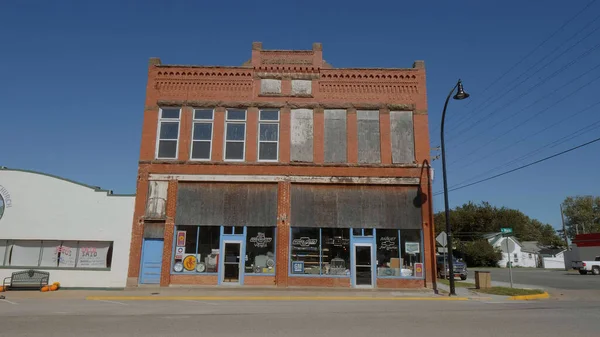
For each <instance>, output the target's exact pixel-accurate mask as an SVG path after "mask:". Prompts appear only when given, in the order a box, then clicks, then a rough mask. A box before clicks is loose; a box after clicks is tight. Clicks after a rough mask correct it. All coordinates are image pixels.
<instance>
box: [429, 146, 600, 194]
mask: <svg viewBox="0 0 600 337" xmlns="http://www.w3.org/2000/svg"><path fill="white" fill-rule="evenodd" d="M598 141H600V138H596V139H593V140H591V141H589V142H587V143H583V144H580V145H577V146H575V147H572V148H570V149H567V150H564V151H561V152H558V153H555V154H553V155H551V156H548V157H545V158H542V159H539V160H536V161H534V162H531V163H529V164H527V165H523V166H519V167H517V168H514V169H512V170H508V171H506V172H502V173H500V174H496V175H493V176H491V177H487V178H485V179H481V180H478V181H475V182H472V183H470V184H467V185H463V186H459V187H455V188H451V189H449V190H448V192H453V191H458V190H461V189H463V188H467V187H469V186H473V185H477V184H481V183H483V182H486V181H489V180H492V179H496V178H499V177H502V176H504V175H507V174H509V173H513V172H515V171H519V170H522V169H524V168H527V167H530V166H533V165H536V164H539V163H542V162H544V161H546V160H549V159H552V158H555V157H558V156H561V155H563V154H566V153H569V152H571V151H575V150H577V149H579V148H582V147H584V146H587V145H590V144H593V143H596V142H598ZM443 193H444V192H438V193H436V194H434V195H438V194H443Z"/></svg>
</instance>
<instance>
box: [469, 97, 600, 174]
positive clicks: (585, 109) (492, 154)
mask: <svg viewBox="0 0 600 337" xmlns="http://www.w3.org/2000/svg"><path fill="white" fill-rule="evenodd" d="M597 105H600V101H598V102H596V103H593V104H591V105H589V106H587V107H585V108H583V109H581V110H579V111H577V112H575V113H574V114H572V115H568V116H567V117H565V118H563V119H561V120H559V121H557V122H555V123H553V124H551V125H549V126H547V127H545V128H543V129H542V130H540V131H538V132H536V133H533V134H528V135H527V136H525V137H522V138H521V139H519V140H518V141H516V142H513V143H511V144H509V145H508V146H505V147H503V148H502V149H500V150H498V151H494V152H491V153H489V154H488V155H487V156H484V157H482V158H480V159H479V161H482V160H484V159H487V158H489V157H491V156H494V155H497V154H498V153H500V152H504V151H506V150H508V149H509V148H511V147H513V146H515V145H517V144H519V143H521V142H523V141H525V140H527V139H529V138H531V137H535V136H537V135H539V134H541V133H543V132H544V131H547V130H549V129H551V128H553V127H555V126H557V125H560V124H562V123H563V122H565V121H567V120H570V119H573V117H575V116H577V115H580V114H582V113H584V112H586V111H588V110H590V109H591V108H593V107H595V106H597ZM588 127H589V126H588ZM561 139H562V138H561ZM561 139H559V140H561ZM552 144H554V143H550V144H547V145H544V146H542V148H544V147H546V146H550V145H552ZM534 152H536V151H534ZM473 163H474V161H471V162H469V164H466V165H462V166H460V167H458V168H463V167H466V166H468V165H471V164H473ZM511 163H512V162H511Z"/></svg>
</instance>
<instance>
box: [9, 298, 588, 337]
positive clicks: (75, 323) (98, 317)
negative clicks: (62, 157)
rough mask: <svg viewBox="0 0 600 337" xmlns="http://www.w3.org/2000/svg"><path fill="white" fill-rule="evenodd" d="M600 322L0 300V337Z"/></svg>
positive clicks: (391, 305)
mask: <svg viewBox="0 0 600 337" xmlns="http://www.w3.org/2000/svg"><path fill="white" fill-rule="evenodd" d="M598 317H600V302H576V301H552V300H547V301H537V302H515V301H512V302H508V301H506V302H499V303H493V302H484V301H360V302H359V301H237V302H236V301H213V302H207V301H104V302H100V301H85V300H61V299H50V300H49V299H45V300H44V299H43V300H39V299H36V300H34V299H29V300H14V301H11V302H6V301H2V300H0V336H15V337H23V336H40V337H42V336H43V337H54V336H61V337H71V336H77V337H81V336H86V337H88V336H89V337H98V336H146V337H152V336H161V337H162V336H185V337H189V336H217V337H218V336H247V337H252V336H261V337H265V336H289V337H296V336H302V337H306V336H331V337H335V336H344V337H355V336H356V337H365V336H444V337H464V336H479V337H487V336H500V335H501V336H502V337H514V336H528V337H536V336H540V337H542V336H543V337H554V336H557V337H558V336H560V337H564V336H574V335H576V336H581V337H585V336H594V337H597V336H599V335H600V324H598ZM499 324H501V327H499ZM499 329H501V330H499ZM500 331H501V333H500Z"/></svg>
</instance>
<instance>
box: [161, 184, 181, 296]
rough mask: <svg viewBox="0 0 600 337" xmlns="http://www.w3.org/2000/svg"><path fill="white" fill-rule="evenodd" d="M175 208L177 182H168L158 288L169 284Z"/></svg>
mask: <svg viewBox="0 0 600 337" xmlns="http://www.w3.org/2000/svg"><path fill="white" fill-rule="evenodd" d="M176 208H177V181H176V180H169V187H168V189H167V221H166V222H165V236H164V246H163V260H162V268H161V271H160V286H161V287H167V286H169V283H170V282H171V255H172V253H173V232H174V230H175V210H176Z"/></svg>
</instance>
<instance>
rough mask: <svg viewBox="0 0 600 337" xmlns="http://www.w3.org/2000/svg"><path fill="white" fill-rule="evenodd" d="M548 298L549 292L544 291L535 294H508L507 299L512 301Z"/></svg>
mask: <svg viewBox="0 0 600 337" xmlns="http://www.w3.org/2000/svg"><path fill="white" fill-rule="evenodd" d="M547 298H550V294H548V293H547V292H544V293H543V294H537V295H519V296H510V297H509V298H508V299H509V300H513V301H532V300H543V299H547Z"/></svg>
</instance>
